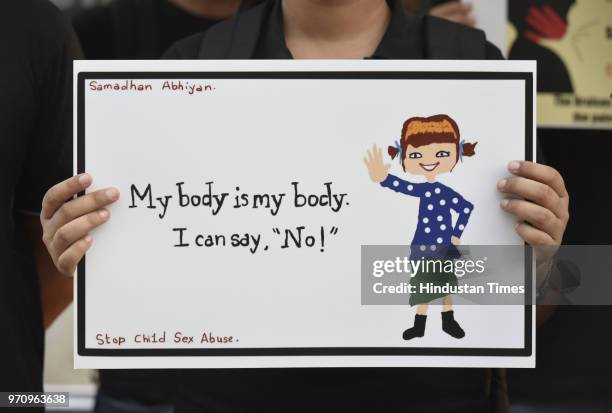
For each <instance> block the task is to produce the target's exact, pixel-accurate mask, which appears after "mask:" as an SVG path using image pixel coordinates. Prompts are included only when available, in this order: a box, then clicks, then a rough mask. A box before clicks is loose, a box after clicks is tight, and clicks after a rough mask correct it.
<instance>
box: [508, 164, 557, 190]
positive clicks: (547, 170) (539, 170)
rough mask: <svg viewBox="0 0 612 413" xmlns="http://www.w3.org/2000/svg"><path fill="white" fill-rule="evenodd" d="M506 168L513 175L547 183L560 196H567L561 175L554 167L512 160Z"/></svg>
mask: <svg viewBox="0 0 612 413" xmlns="http://www.w3.org/2000/svg"><path fill="white" fill-rule="evenodd" d="M508 170H509V171H510V172H511V173H513V174H515V175H519V176H523V177H525V178H529V179H533V180H534V181H538V182H541V183H543V184H545V185H548V186H549V187H551V188H552V189H554V190H555V192H556V193H557V194H558V195H559V196H560V197H562V198H565V197H567V196H568V193H567V189H566V188H565V182H564V181H563V177H562V176H561V174H560V173H559V172H558V171H557V170H556V169H555V168H551V167H550V166H547V165H542V164H539V163H535V162H529V161H512V162H510V163H509V164H508Z"/></svg>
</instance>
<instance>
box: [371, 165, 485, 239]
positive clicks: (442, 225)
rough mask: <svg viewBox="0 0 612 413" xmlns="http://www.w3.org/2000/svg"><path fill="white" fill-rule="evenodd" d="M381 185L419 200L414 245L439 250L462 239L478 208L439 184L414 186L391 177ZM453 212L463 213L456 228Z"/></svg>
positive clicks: (427, 183) (388, 176)
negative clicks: (454, 239) (457, 239)
mask: <svg viewBox="0 0 612 413" xmlns="http://www.w3.org/2000/svg"><path fill="white" fill-rule="evenodd" d="M380 185H381V186H383V187H384V188H389V189H392V190H393V191H395V192H400V193H402V194H405V195H410V196H414V197H417V198H419V200H420V202H419V222H418V224H417V228H416V231H415V233H414V238H413V239H412V245H413V246H414V245H418V246H428V247H430V248H431V249H432V250H435V249H436V247H442V246H449V245H452V244H451V237H452V236H455V237H457V238H461V234H463V230H464V229H465V227H466V226H467V223H468V221H469V219H470V215H471V213H472V210H473V209H474V205H473V204H472V203H471V202H469V201H467V200H466V199H464V198H463V197H462V196H461V195H459V194H458V193H457V192H455V191H454V190H452V189H451V188H449V187H448V186H446V185H443V184H441V183H439V182H433V183H430V182H424V183H412V182H407V181H404V180H403V179H400V178H398V177H397V176H395V175H391V174H389V175H387V178H386V179H385V180H384V181H382V182H381V183H380ZM451 210H454V211H455V212H457V214H459V217H458V218H457V222H456V223H455V225H454V226H453V220H452V216H451ZM432 246H433V247H432Z"/></svg>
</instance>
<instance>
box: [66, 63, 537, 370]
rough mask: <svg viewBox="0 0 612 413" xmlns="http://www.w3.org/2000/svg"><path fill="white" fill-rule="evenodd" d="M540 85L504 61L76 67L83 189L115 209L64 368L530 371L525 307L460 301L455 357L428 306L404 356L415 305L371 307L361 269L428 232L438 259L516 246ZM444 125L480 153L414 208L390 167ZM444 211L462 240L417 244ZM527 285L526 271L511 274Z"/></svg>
mask: <svg viewBox="0 0 612 413" xmlns="http://www.w3.org/2000/svg"><path fill="white" fill-rule="evenodd" d="M534 75H535V65H534V64H533V63H530V62H509V61H506V62H504V61H496V62H494V61H487V62H483V61H479V62H469V61H463V62H455V61H405V62H384V61H351V62H348V61H283V62H264V61H259V62H258V61H250V62H247V61H218V62H204V61H155V62H154V61H147V62H135V61H79V62H76V64H75V102H77V104H76V105H75V115H76V116H75V152H74V153H75V154H76V159H75V169H76V170H75V172H78V173H82V172H84V171H87V172H88V173H90V174H91V175H92V176H93V180H94V184H93V186H92V187H91V188H89V189H88V192H90V191H93V190H96V189H100V188H105V187H107V186H111V185H112V186H116V187H118V188H119V190H120V192H121V198H120V200H119V201H118V202H117V203H116V204H113V205H112V206H111V207H110V212H111V217H112V218H111V220H110V222H109V223H107V224H106V225H104V226H103V227H101V228H99V229H97V230H95V231H94V233H93V234H92V235H93V237H94V245H93V246H92V248H91V249H90V250H89V251H88V253H87V255H86V257H85V259H84V260H83V261H82V263H81V264H80V266H79V270H78V276H77V277H76V281H75V282H76V286H75V287H76V288H75V292H76V295H75V301H76V308H77V314H76V317H75V348H76V350H77V351H76V352H75V366H76V367H77V368H215V367H216V368H232V367H234V368H241V367H314V366H328V367H332V366H337V367H340V366H355V367H356V366H387V367H389V366H422V367H431V366H437V367H442V366H444V367H482V366H506V367H533V366H534V363H535V360H534V343H535V342H534V340H535V331H534V324H533V320H534V318H533V317H534V313H533V311H532V307H531V306H529V305H527V306H525V305H522V304H521V305H487V306H480V305H471V304H470V302H469V301H468V302H464V301H463V302H462V300H461V299H460V298H457V303H456V304H457V305H456V314H457V320H460V322H461V325H462V327H463V328H464V329H465V336H464V337H462V338H459V339H458V338H455V337H451V336H450V335H448V334H446V333H445V332H443V331H442V329H441V323H442V322H441V318H440V311H441V308H440V306H439V305H437V304H436V305H432V307H431V309H430V312H431V317H430V319H429V320H430V321H428V324H427V331H426V334H425V335H424V336H423V337H418V338H416V339H413V340H410V341H407V340H405V339H404V338H403V335H402V332H403V331H404V330H405V329H406V328H408V327H410V326H411V325H412V323H413V319H414V314H415V312H414V307H412V306H410V305H409V302H408V298H406V302H405V303H404V305H364V302H363V301H362V278H361V274H362V267H361V259H362V258H363V257H362V252H361V251H362V247H363V246H367V245H407V244H409V243H410V242H411V239H412V237H413V234H415V233H418V232H419V231H420V230H422V233H421V235H420V236H422V237H424V239H426V240H427V242H428V243H430V245H427V250H428V251H434V250H435V248H436V246H439V244H441V243H442V241H441V239H442V236H446V235H445V234H447V232H448V231H450V230H451V227H452V228H454V229H453V231H455V230H456V229H457V228H459V229H460V230H461V231H462V232H463V233H462V234H461V243H462V245H464V246H470V245H474V246H477V245H492V246H499V245H508V246H518V247H520V246H522V245H523V241H522V240H521V239H520V237H519V236H518V235H517V234H516V232H515V230H514V227H515V222H514V220H513V218H512V217H511V216H510V215H508V214H506V213H504V212H503V211H502V210H501V209H500V208H499V202H500V200H501V195H500V194H499V193H498V192H497V190H496V184H497V182H498V180H499V179H501V178H502V177H504V176H506V175H507V170H506V165H507V164H508V162H509V161H511V160H514V159H532V157H533V145H534V141H533V136H534V128H535V126H534V123H533V119H534V108H533V106H534V105H533V104H534V89H533V76H534ZM467 99H469V101H470V104H469V105H466V100H467ZM440 114H444V116H446V117H448V118H452V119H453V122H456V124H457V125H458V130H460V131H461V144H460V145H461V147H462V148H463V147H464V146H463V145H464V143H469V144H470V145H471V149H470V150H465V151H464V150H462V152H461V153H456V152H454V153H453V161H457V164H456V168H454V169H453V171H452V172H449V173H447V174H445V175H444V176H443V177H440V181H441V182H443V183H444V184H445V185H447V186H448V188H452V190H450V189H448V188H447V189H444V191H442V192H440V191H439V190H438V189H439V188H443V187H435V188H436V189H433V188H434V187H432V190H431V191H427V192H425V190H423V193H422V194H421V197H422V198H419V199H421V201H419V199H415V198H414V197H411V196H409V195H410V194H409V192H410V191H411V190H412V189H415V191H416V190H418V188H422V185H425V184H426V183H425V182H424V181H423V178H422V177H420V176H416V175H415V176H411V175H410V174H407V173H406V172H405V171H403V170H402V167H401V166H400V164H399V163H398V162H397V161H398V159H399V158H395V159H393V160H392V159H391V158H390V157H389V156H388V153H391V152H387V147H388V146H391V147H394V146H395V145H396V144H398V143H397V142H396V141H398V140H401V136H400V135H402V130H403V125H404V123H405V122H406V121H407V119H410V118H413V117H429V116H432V115H440ZM419 122H421V121H419ZM419 122H416V123H415V126H414V127H415V128H416V129H419V128H423V126H422V125H421V126H419ZM445 122H446V123H444V125H446V126H445V127H448V126H449V125H450V124H449V123H448V121H445ZM436 127H437V126H436ZM407 129H412V126H410V127H408V128H407ZM447 129H448V128H447ZM445 130H446V129H445ZM458 130H456V131H458ZM447 132H448V131H447ZM445 133H446V132H445ZM456 138H457V143H458V144H459V136H458V135H457V136H456ZM374 144H376V145H378V146H379V147H381V148H384V149H385V151H384V161H383V162H384V163H385V164H387V163H388V164H389V168H391V169H390V170H389V173H390V174H394V175H397V177H398V178H397V179H395V178H394V179H391V180H390V181H388V186H387V187H384V186H381V185H380V184H378V183H374V182H372V179H371V177H370V176H369V174H368V170H367V168H366V166H365V165H364V157H366V154H367V151H368V150H369V149H370V150H371V148H372V146H373V145H374ZM474 144H475V145H476V146H473V145H474ZM428 145H429V144H427V145H426V146H424V147H421V149H419V150H420V151H425V150H428V149H427V148H430V149H431V148H434V147H430V146H428ZM436 145H437V144H436ZM441 145H444V143H442V144H441ZM453 145H454V143H453ZM453 147H454V146H453ZM466 147H467V146H466ZM411 153H412V152H411ZM438 155H440V156H438ZM435 156H436V158H438V157H439V158H440V159H441V161H440V162H442V160H444V159H442V158H445V157H448V156H449V154H448V153H446V149H440V150H438V151H437V152H436V154H435ZM455 156H456V158H454V157H455ZM411 159H412V155H411ZM415 159H416V158H415ZM444 162H447V161H446V160H444ZM437 166H438V165H437V163H435V164H424V165H421V168H422V169H423V170H427V171H431V170H435V168H437ZM400 177H401V178H400ZM404 179H405V180H407V181H410V183H408V182H405V181H403V180H404ZM400 185H401V187H400ZM395 190H397V192H403V193H399V194H398V193H395V192H396V191H395ZM453 191H454V192H453ZM406 195H408V196H406ZM429 199H431V200H432V201H428V200H429ZM466 200H467V201H469V202H467V201H466ZM433 201H435V205H433V204H434V202H433ZM421 202H422V205H421ZM466 202H467V203H466ZM428 203H429V205H428ZM453 205H461V208H455V209H458V214H455V213H453V215H452V217H451V216H449V218H450V219H452V221H453V222H446V221H445V220H446V219H447V218H446V217H442V216H438V217H436V215H438V214H434V212H431V213H432V214H434V215H432V216H431V219H430V220H428V221H427V225H423V222H422V221H424V218H426V217H427V214H428V213H429V211H437V210H442V209H448V210H449V211H450V208H451V207H452V206H453ZM421 206H422V209H421ZM455 209H453V211H454V210H455ZM423 211H425V212H424V213H425V216H423V215H420V214H421V213H422V212H423ZM457 215H458V216H459V218H457ZM468 215H469V223H468V222H467V221H465V217H466V216H468ZM461 217H463V218H461ZM461 219H464V220H463V221H460V220H461ZM464 224H465V225H464ZM430 228H433V231H432V232H431V233H432V234H433V233H435V234H440V235H436V236H434V237H433V238H432V236H430V231H429V229H430ZM493 228H494V230H492V229H493ZM453 233H455V232H453ZM430 238H431V239H430ZM437 238H439V239H440V240H439V241H438V240H437ZM421 246H423V245H421ZM530 268H531V267H530V260H529V259H528V258H527V257H523V256H521V257H519V259H517V260H516V265H514V266H513V267H512V268H511V269H510V270H509V271H511V272H512V274H514V275H516V274H518V275H521V276H524V277H525V278H529V269H530ZM502 275H503V274H502Z"/></svg>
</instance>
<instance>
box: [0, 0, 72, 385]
mask: <svg viewBox="0 0 612 413" xmlns="http://www.w3.org/2000/svg"><path fill="white" fill-rule="evenodd" d="M77 50H78V47H77V43H76V40H75V37H74V35H73V33H72V31H71V28H70V24H69V23H68V21H67V20H66V19H65V18H64V16H63V15H62V14H61V12H60V11H59V10H57V9H56V8H55V7H54V6H52V5H51V4H50V3H49V2H48V1H46V0H2V1H1V2H0V326H2V334H0V390H2V391H40V390H42V368H43V349H44V329H43V324H42V314H41V305H40V291H39V285H38V276H37V273H36V269H35V263H34V254H33V251H32V245H31V244H30V243H29V241H28V239H27V236H26V229H25V227H24V225H23V221H22V213H27V214H31V215H38V213H39V211H40V206H41V202H42V198H43V195H44V194H45V192H46V191H47V189H48V188H50V187H51V186H52V185H54V184H56V183H57V182H59V181H61V180H63V179H66V178H67V177H69V176H70V175H71V169H72V106H71V100H72V58H73V56H74V55H75V53H76V52H77Z"/></svg>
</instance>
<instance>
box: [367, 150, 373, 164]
mask: <svg viewBox="0 0 612 413" xmlns="http://www.w3.org/2000/svg"><path fill="white" fill-rule="evenodd" d="M367 159H368V162H372V152H371V151H370V150H369V149H368V153H367Z"/></svg>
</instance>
